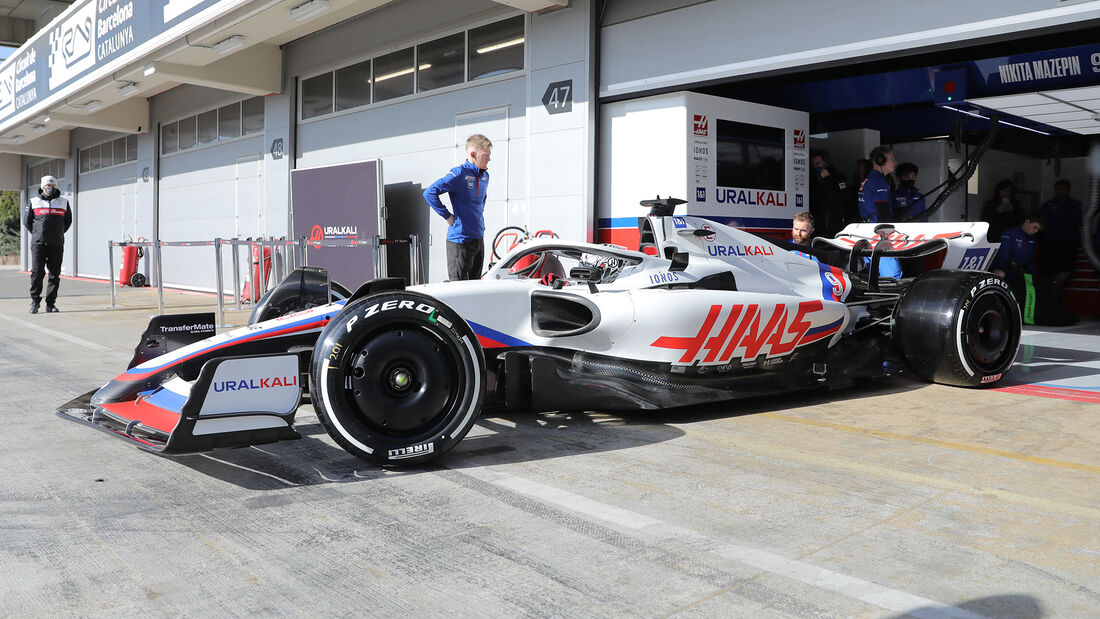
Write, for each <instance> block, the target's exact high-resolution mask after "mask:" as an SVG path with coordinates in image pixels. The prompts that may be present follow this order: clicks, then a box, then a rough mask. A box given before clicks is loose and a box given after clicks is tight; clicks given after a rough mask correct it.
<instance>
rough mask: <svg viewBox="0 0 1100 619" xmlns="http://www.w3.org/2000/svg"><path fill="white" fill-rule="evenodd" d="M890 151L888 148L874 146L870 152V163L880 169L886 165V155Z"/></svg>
mask: <svg viewBox="0 0 1100 619" xmlns="http://www.w3.org/2000/svg"><path fill="white" fill-rule="evenodd" d="M892 150H893V149H891V148H890V147H889V146H876V147H875V148H874V149H873V150H871V157H870V159H871V161H872V162H874V164H875V165H877V166H878V167H880V168H881V167H882V166H884V165H886V160H887V159H888V155H889V154H890V152H891V151H892Z"/></svg>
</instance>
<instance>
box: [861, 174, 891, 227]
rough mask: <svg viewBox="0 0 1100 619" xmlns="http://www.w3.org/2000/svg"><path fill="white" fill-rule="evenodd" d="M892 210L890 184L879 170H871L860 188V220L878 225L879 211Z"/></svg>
mask: <svg viewBox="0 0 1100 619" xmlns="http://www.w3.org/2000/svg"><path fill="white" fill-rule="evenodd" d="M880 208H881V209H882V210H883V212H886V211H888V210H889V209H890V183H888V182H886V177H885V176H883V175H882V172H879V171H878V170H871V173H870V174H868V175H867V178H865V179H863V184H861V185H860V186H859V218H860V219H861V220H863V221H866V222H871V223H878V221H879V217H878V214H879V209H880Z"/></svg>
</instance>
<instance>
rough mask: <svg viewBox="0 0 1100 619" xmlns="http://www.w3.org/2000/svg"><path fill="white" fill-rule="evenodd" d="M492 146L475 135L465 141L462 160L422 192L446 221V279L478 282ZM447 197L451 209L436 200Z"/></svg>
mask: <svg viewBox="0 0 1100 619" xmlns="http://www.w3.org/2000/svg"><path fill="white" fill-rule="evenodd" d="M492 150H493V143H492V142H490V141H489V138H487V137H485V136H484V135H481V134H480V133H475V134H474V135H471V136H470V137H469V138H467V139H466V161H465V162H463V164H462V165H460V166H457V167H454V168H451V171H450V172H447V174H445V175H444V176H443V178H441V179H439V180H437V181H436V182H434V183H432V184H431V186H430V187H428V188H427V189H425V190H424V199H425V200H426V201H427V202H428V206H430V207H432V210H434V211H435V212H436V213H439V216H440V217H442V218H443V219H445V220H447V278H448V279H450V280H451V281H458V280H465V279H479V278H480V277H481V266H482V264H483V263H484V262H485V240H484V237H485V195H486V191H487V190H488V188H489V171H488V170H487V168H488V167H489V156H490V154H491V153H492ZM444 193H445V194H447V195H449V196H450V198H451V210H447V207H446V206H445V205H444V204H443V202H442V201H441V200H440V199H439V196H440V195H441V194H444Z"/></svg>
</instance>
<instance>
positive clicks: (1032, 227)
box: [993, 215, 1043, 279]
mask: <svg viewBox="0 0 1100 619" xmlns="http://www.w3.org/2000/svg"><path fill="white" fill-rule="evenodd" d="M1042 229H1043V222H1042V219H1041V218H1040V217H1039V216H1037V215H1032V216H1031V217H1029V218H1027V219H1025V220H1024V223H1022V224H1020V225H1019V226H1017V227H1015V228H1012V229H1011V230H1009V231H1007V232H1005V233H1004V234H1002V235H1001V249H1000V250H998V251H997V257H996V258H994V259H993V272H994V273H996V274H997V275H1000V276H1001V277H1004V278H1006V279H1007V278H1011V277H1016V276H1022V275H1024V274H1025V273H1028V274H1034V273H1035V244H1036V239H1035V235H1036V234H1038V233H1039V231H1040V230H1042Z"/></svg>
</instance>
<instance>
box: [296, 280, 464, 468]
mask: <svg viewBox="0 0 1100 619" xmlns="http://www.w3.org/2000/svg"><path fill="white" fill-rule="evenodd" d="M310 379H311V396H312V401H313V406H314V409H315V410H316V411H317V417H318V419H319V420H320V421H321V425H323V426H324V428H325V430H326V431H328V433H329V435H330V436H332V438H333V440H335V441H336V442H337V443H338V444H339V445H340V446H341V447H343V448H344V449H346V450H347V451H348V452H350V453H351V454H353V455H355V456H358V457H360V458H362V459H364V460H369V461H372V462H377V463H379V464H416V463H420V462H426V461H428V460H431V459H432V458H435V457H436V456H439V455H441V454H443V453H446V452H447V451H449V450H450V449H451V448H453V447H454V446H455V445H456V444H458V442H459V441H461V440H462V438H463V437H465V436H466V434H467V433H468V432H469V431H470V428H472V427H473V425H474V422H475V421H476V420H477V416H478V413H479V412H480V410H481V405H482V403H483V401H484V398H485V360H484V357H483V355H482V351H481V346H480V344H479V343H478V341H477V338H476V336H474V334H473V331H472V330H471V329H470V327H469V325H467V324H466V321H464V320H463V319H462V318H461V317H460V316H458V314H456V313H455V312H454V311H453V310H452V309H450V308H449V307H447V306H446V305H444V304H443V303H440V302H439V301H437V300H436V299H433V298H431V297H429V296H426V295H422V294H417V293H412V292H407V291H404V292H390V293H383V294H378V295H373V296H370V297H366V298H363V299H359V300H356V301H355V302H353V303H351V304H349V305H348V306H347V307H345V308H344V309H343V311H341V312H340V313H339V314H338V315H337V316H336V318H334V319H333V320H332V322H330V323H329V324H328V326H327V327H326V328H325V331H324V332H323V333H322V334H321V337H320V338H319V339H318V341H317V346H316V348H315V349H314V354H313V361H312V362H311V365H310Z"/></svg>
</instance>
